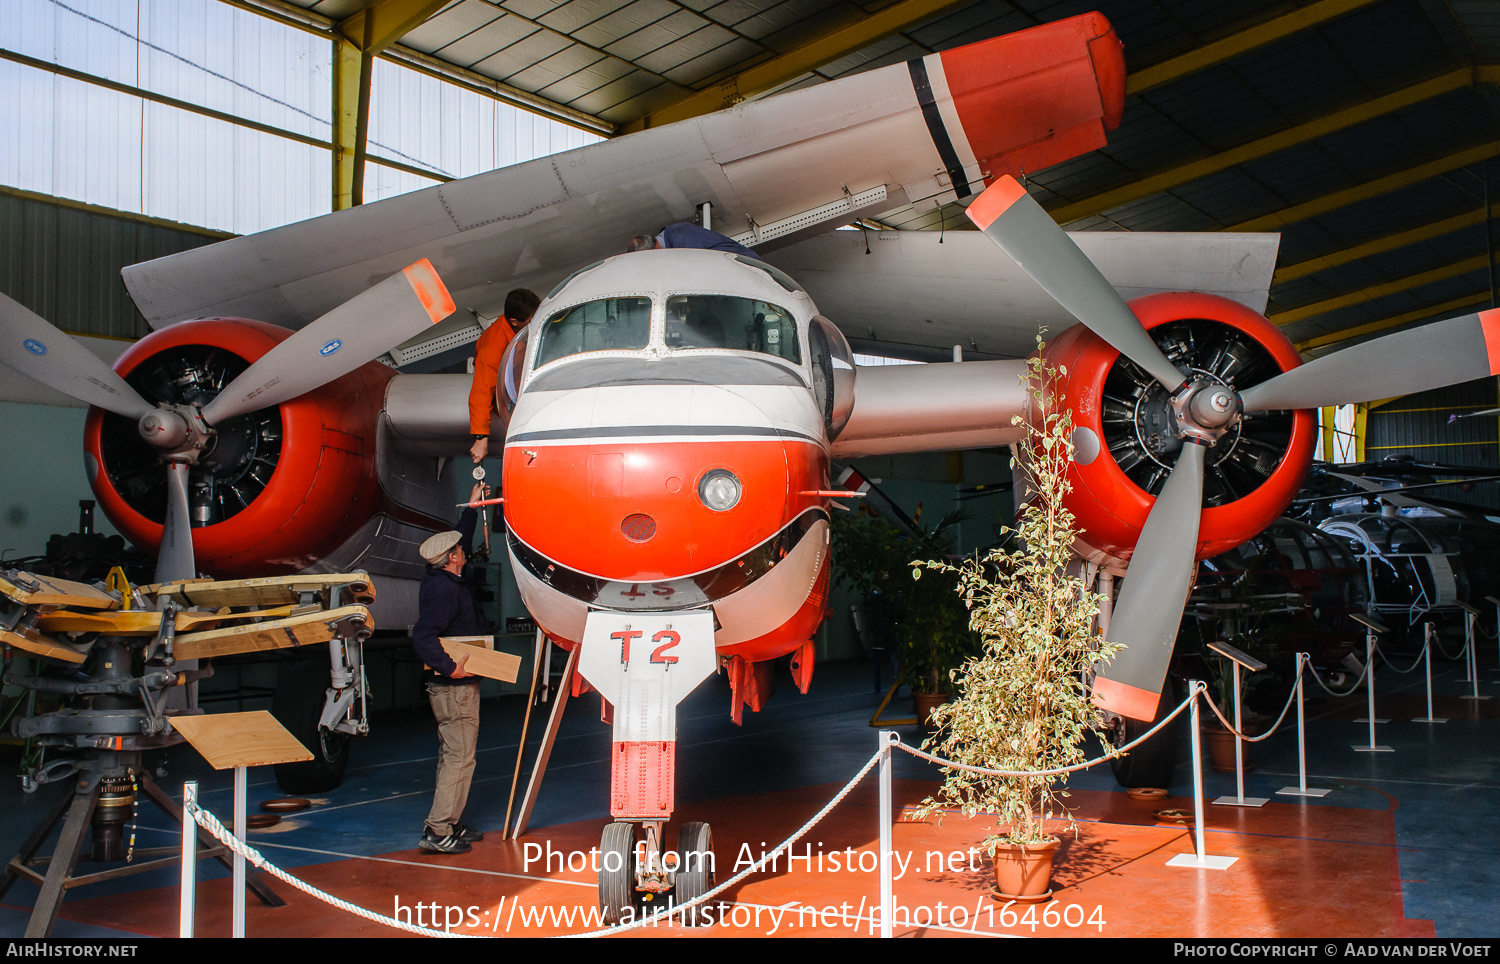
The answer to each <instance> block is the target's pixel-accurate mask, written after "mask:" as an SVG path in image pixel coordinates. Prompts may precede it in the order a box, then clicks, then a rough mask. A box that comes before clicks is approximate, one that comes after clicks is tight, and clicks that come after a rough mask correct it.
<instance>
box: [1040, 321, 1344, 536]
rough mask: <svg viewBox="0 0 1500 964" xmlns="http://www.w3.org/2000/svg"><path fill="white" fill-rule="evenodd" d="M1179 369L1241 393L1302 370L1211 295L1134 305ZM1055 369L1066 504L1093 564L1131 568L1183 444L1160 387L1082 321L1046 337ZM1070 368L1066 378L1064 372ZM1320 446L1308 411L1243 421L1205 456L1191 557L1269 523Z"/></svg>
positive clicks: (1280, 341)
mask: <svg viewBox="0 0 1500 964" xmlns="http://www.w3.org/2000/svg"><path fill="white" fill-rule="evenodd" d="M1130 308H1131V310H1132V311H1134V312H1135V314H1136V317H1138V318H1139V319H1140V320H1141V324H1142V325H1143V326H1144V327H1145V328H1146V329H1147V331H1149V332H1150V333H1151V336H1152V338H1153V339H1154V340H1155V341H1156V343H1157V344H1158V345H1159V346H1160V347H1161V348H1162V350H1163V352H1165V354H1166V356H1167V358H1169V359H1170V360H1171V361H1172V363H1173V364H1175V365H1177V366H1178V367H1179V368H1191V369H1192V370H1193V372H1194V373H1195V374H1197V375H1199V376H1201V377H1207V378H1209V379H1214V380H1218V381H1221V382H1223V383H1225V384H1227V385H1229V386H1230V387H1232V388H1236V389H1239V390H1244V389H1245V388H1248V387H1250V386H1251V385H1255V384H1257V383H1259V382H1262V381H1264V380H1266V379H1267V378H1270V377H1271V376H1273V375H1276V374H1278V373H1280V372H1283V371H1286V370H1288V369H1291V368H1294V367H1296V366H1297V365H1300V364H1301V358H1300V356H1298V354H1297V351H1296V349H1295V348H1293V347H1292V343H1291V342H1290V341H1288V340H1287V338H1286V336H1285V335H1283V334H1282V333H1281V332H1280V331H1279V330H1278V329H1277V328H1276V326H1275V325H1273V324H1271V322H1269V321H1268V320H1266V318H1265V317H1264V316H1262V315H1260V314H1258V313H1256V312H1254V311H1252V310H1250V309H1249V308H1246V307H1245V306H1244V305H1241V304H1239V303H1238V302H1234V301H1229V300H1228V299H1225V298H1220V297H1217V296H1214V295H1203V294H1177V293H1172V294H1156V295H1148V296H1146V297H1143V298H1138V299H1136V300H1135V301H1132V302H1131V303H1130ZM1044 356H1045V358H1046V359H1047V361H1048V362H1049V363H1050V364H1051V366H1052V367H1053V368H1054V369H1058V370H1059V374H1058V376H1057V381H1056V384H1055V385H1054V386H1053V391H1052V393H1051V398H1052V399H1053V400H1054V401H1055V403H1056V404H1058V405H1060V406H1061V407H1063V408H1069V409H1071V410H1072V412H1073V425H1074V431H1073V443H1074V449H1075V462H1074V465H1073V468H1072V470H1071V476H1070V479H1071V482H1072V486H1073V490H1072V492H1071V493H1070V495H1069V497H1068V508H1069V509H1070V510H1071V511H1072V512H1073V514H1074V516H1075V517H1076V519H1077V522H1078V526H1079V528H1080V529H1081V530H1082V531H1083V535H1082V541H1083V542H1084V543H1086V546H1083V547H1080V548H1083V549H1085V554H1086V555H1087V556H1089V557H1090V558H1092V559H1093V560H1094V561H1099V562H1107V561H1108V560H1109V559H1114V560H1121V561H1128V560H1129V559H1130V554H1131V552H1132V551H1133V550H1134V547H1135V544H1136V542H1137V540H1138V539H1139V538H1140V533H1141V529H1142V527H1143V526H1144V525H1145V524H1146V517H1147V515H1148V514H1149V513H1150V511H1151V508H1152V506H1153V505H1155V503H1156V496H1157V494H1158V493H1159V492H1160V491H1161V487H1162V485H1163V484H1165V482H1166V479H1167V475H1168V474H1169V473H1170V472H1171V469H1172V466H1173V465H1174V464H1175V463H1176V458H1177V452H1178V449H1179V448H1180V447H1181V445H1182V442H1181V440H1180V439H1177V438H1176V437H1175V434H1174V433H1173V431H1172V428H1171V425H1172V423H1171V415H1170V411H1169V405H1168V404H1167V402H1168V393H1167V391H1166V389H1165V388H1163V387H1162V385H1161V384H1160V383H1159V382H1157V381H1156V380H1155V379H1153V378H1152V377H1151V376H1149V375H1148V374H1146V372H1145V371H1144V370H1143V369H1141V368H1140V367H1139V366H1137V365H1136V364H1134V363H1133V362H1131V361H1130V360H1129V359H1126V358H1123V357H1122V356H1121V355H1120V353H1119V352H1118V351H1116V350H1115V349H1114V348H1113V347H1111V346H1110V345H1109V344H1108V343H1107V342H1105V341H1104V340H1103V339H1101V338H1099V337H1098V336H1097V335H1095V334H1094V333H1093V332H1091V331H1089V330H1088V328H1086V327H1084V326H1083V325H1075V326H1073V327H1072V328H1069V329H1067V330H1066V331H1064V332H1063V333H1062V334H1060V335H1059V336H1058V337H1057V338H1055V339H1053V340H1052V341H1051V342H1049V343H1048V344H1047V346H1046V349H1045V350H1044ZM1061 369H1066V374H1062V373H1061ZM1316 441H1317V420H1316V418H1315V417H1314V413H1313V412H1311V411H1308V410H1303V411H1295V412H1266V413H1257V414H1248V415H1246V416H1244V417H1243V418H1242V419H1241V420H1240V421H1239V422H1238V423H1237V424H1236V425H1235V426H1233V427H1232V428H1231V429H1230V430H1229V431H1228V432H1226V433H1225V434H1224V436H1223V437H1222V438H1220V439H1219V440H1218V442H1217V444H1215V445H1214V446H1213V447H1212V448H1210V449H1209V450H1208V454H1207V459H1206V464H1205V471H1204V492H1203V494H1204V506H1205V508H1204V511H1203V516H1202V522H1201V526H1200V528H1199V533H1198V551H1197V558H1198V559H1200V560H1201V559H1205V558H1208V557H1209V556H1214V555H1218V554H1219V553H1222V552H1225V551H1227V550H1229V549H1231V548H1233V547H1235V546H1237V545H1239V544H1241V543H1243V542H1245V541H1246V540H1247V539H1250V538H1251V537H1252V536H1254V535H1255V534H1256V533H1258V532H1260V531H1261V530H1262V529H1264V528H1265V527H1266V526H1268V525H1270V524H1271V523H1272V522H1273V521H1274V520H1275V519H1276V518H1277V517H1278V516H1280V515H1281V513H1282V512H1283V511H1284V510H1285V509H1286V507H1287V506H1288V505H1289V504H1290V503H1291V501H1292V498H1293V497H1294V496H1295V495H1296V493H1297V490H1298V489H1299V488H1300V487H1301V485H1302V481H1303V479H1304V478H1305V477H1306V474H1307V470H1308V468H1309V466H1310V465H1311V464H1312V456H1313V452H1314V449H1315V447H1316Z"/></svg>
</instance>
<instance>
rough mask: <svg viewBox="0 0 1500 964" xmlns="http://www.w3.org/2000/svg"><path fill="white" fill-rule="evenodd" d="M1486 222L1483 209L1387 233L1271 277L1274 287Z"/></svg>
mask: <svg viewBox="0 0 1500 964" xmlns="http://www.w3.org/2000/svg"><path fill="white" fill-rule="evenodd" d="M1497 214H1500V204H1496V205H1492V206H1491V207H1490V209H1489V216H1490V217H1494V216H1496V215H1497ZM1485 220H1486V218H1485V211H1484V210H1483V209H1480V210H1478V211H1466V212H1464V213H1463V214H1456V215H1454V216H1453V217H1451V218H1443V219H1442V220H1441V221H1434V222H1432V223H1431V224H1424V225H1422V226H1421V227H1416V228H1412V229H1411V230H1409V231H1398V232H1396V233H1395V234H1387V235H1385V236H1384V237H1379V238H1375V239H1373V240H1371V241H1366V242H1364V243H1363V244H1356V245H1355V246H1354V247H1352V248H1344V249H1343V250H1341V251H1335V252H1333V253H1332V254H1326V255H1323V256H1322V257H1318V258H1308V259H1307V260H1306V261H1299V262H1297V263H1296V264H1289V265H1286V266H1285V267H1281V268H1277V269H1276V274H1275V275H1274V276H1273V277H1272V278H1271V284H1273V285H1275V284H1280V283H1281V282H1283V281H1293V280H1295V279H1297V278H1305V277H1307V276H1308V275H1311V274H1317V273H1318V272H1319V271H1327V270H1328V269H1329V268H1337V267H1339V266H1340V265H1345V264H1349V263H1350V262H1351V261H1358V260H1360V259H1361V258H1368V257H1371V256H1373V255H1377V254H1385V253H1386V252H1387V251H1396V250H1398V249H1400V248H1404V247H1407V246H1408V245H1413V244H1418V243H1420V242H1422V241H1431V240H1432V239H1433V238H1440V237H1442V236H1443V235H1445V234H1451V233H1453V232H1454V231H1459V230H1462V229H1463V228H1471V227H1475V226H1478V225H1481V224H1484V222H1485Z"/></svg>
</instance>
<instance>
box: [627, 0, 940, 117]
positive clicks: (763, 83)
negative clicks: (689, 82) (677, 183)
mask: <svg viewBox="0 0 1500 964" xmlns="http://www.w3.org/2000/svg"><path fill="white" fill-rule="evenodd" d="M967 2H969V0H900V2H899V3H894V4H892V5H891V6H889V7H886V8H885V9H884V10H881V11H880V12H879V13H873V14H870V15H868V16H866V17H864V18H862V19H860V20H858V21H856V22H854V23H852V24H850V25H849V26H847V27H841V28H840V29H838V30H834V31H833V32H831V33H827V34H824V35H823V36H822V37H819V38H818V39H816V40H813V41H811V42H810V43H806V44H803V45H802V46H800V47H796V48H794V49H792V50H789V51H787V52H786V53H784V54H779V55H777V56H775V57H772V58H771V59H770V60H765V61H762V62H761V63H759V64H756V65H755V66H753V67H750V68H747V69H746V70H743V71H741V72H740V73H738V74H735V75H734V76H732V77H727V78H725V79H724V80H721V81H719V82H718V83H716V84H714V85H712V86H711V87H707V88H705V89H703V90H700V91H697V92H696V93H692V94H689V95H687V96H686V97H684V98H683V99H681V100H679V101H676V102H675V103H672V104H668V105H667V106H666V107H661V108H658V109H657V110H654V111H651V112H650V113H648V114H646V115H645V116H644V117H641V118H640V119H639V120H635V121H632V122H631V123H629V124H627V125H625V126H624V127H623V128H622V133H627V134H628V133H631V132H634V131H638V130H645V129H646V128H648V127H660V126H661V125H663V124H670V123H672V122H673V121H680V120H687V119H688V118H690V117H698V116H700V115H703V114H711V113H713V112H714V111H717V110H723V109H724V108H726V107H733V106H734V105H735V104H738V103H739V102H740V101H742V100H744V99H745V98H746V97H751V96H754V95H755V94H759V93H763V92H764V91H767V90H770V89H771V88H773V87H775V86H777V85H779V84H784V83H786V82H787V81H789V80H794V79H796V78H798V77H801V76H802V75H803V74H805V73H807V72H808V71H811V70H815V69H816V68H818V67H821V66H823V65H824V64H827V63H831V62H833V61H835V60H838V59H839V58H840V57H847V56H848V55H849V54H852V53H854V52H855V51H857V50H860V49H862V48H864V47H867V46H869V45H870V44H872V43H875V42H876V41H878V40H884V39H885V38H886V37H889V36H891V35H892V34H895V33H899V32H901V31H902V30H905V29H906V28H907V27H910V26H912V25H913V24H918V23H921V22H923V21H925V20H931V19H932V18H933V17H935V16H937V15H939V14H941V13H943V12H945V11H947V10H949V9H951V8H953V7H957V6H961V5H963V4H965V3H967Z"/></svg>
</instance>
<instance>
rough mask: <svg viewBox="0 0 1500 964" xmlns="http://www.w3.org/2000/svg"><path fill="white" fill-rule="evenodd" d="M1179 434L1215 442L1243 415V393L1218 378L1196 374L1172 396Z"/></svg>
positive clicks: (1204, 442) (1209, 442)
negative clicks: (1198, 376) (1240, 395)
mask: <svg viewBox="0 0 1500 964" xmlns="http://www.w3.org/2000/svg"><path fill="white" fill-rule="evenodd" d="M1171 404H1172V419H1173V422H1174V423H1175V424H1176V429H1177V437H1178V438H1181V439H1184V440H1189V441H1194V442H1198V443H1201V444H1204V445H1213V444H1214V443H1216V442H1218V440H1219V439H1220V438H1221V437H1222V436H1223V435H1224V433H1225V432H1227V431H1228V430H1229V429H1230V428H1231V427H1233V426H1234V424H1235V423H1236V422H1238V421H1239V419H1240V412H1241V408H1242V406H1241V404H1240V397H1239V395H1237V394H1236V393H1235V391H1234V389H1232V388H1230V387H1229V386H1228V385H1226V384H1224V383H1223V382H1221V381H1218V380H1217V379H1208V378H1195V379H1194V380H1193V381H1191V382H1189V383H1188V384H1187V385H1186V386H1184V387H1183V389H1182V391H1180V392H1178V393H1177V394H1176V395H1174V396H1172V403H1171Z"/></svg>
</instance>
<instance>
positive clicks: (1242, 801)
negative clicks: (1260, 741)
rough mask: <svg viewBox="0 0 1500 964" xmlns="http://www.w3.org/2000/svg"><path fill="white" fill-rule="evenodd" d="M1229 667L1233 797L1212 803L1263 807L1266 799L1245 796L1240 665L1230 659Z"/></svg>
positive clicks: (1227, 805) (1222, 798) (1266, 801)
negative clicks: (1241, 736)
mask: <svg viewBox="0 0 1500 964" xmlns="http://www.w3.org/2000/svg"><path fill="white" fill-rule="evenodd" d="M1229 665H1230V667H1231V668H1232V669H1233V672H1234V787H1235V790H1234V797H1233V798H1232V799H1231V798H1230V797H1219V798H1218V799H1217V800H1215V801H1214V805H1215V806H1226V807H1263V806H1265V805H1266V804H1267V803H1269V802H1270V801H1269V799H1268V798H1266V797H1246V796H1245V741H1244V740H1242V739H1241V738H1240V734H1241V733H1243V732H1245V724H1244V723H1243V722H1242V721H1241V713H1240V664H1239V661H1238V660H1234V659H1231V660H1230V661H1229Z"/></svg>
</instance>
